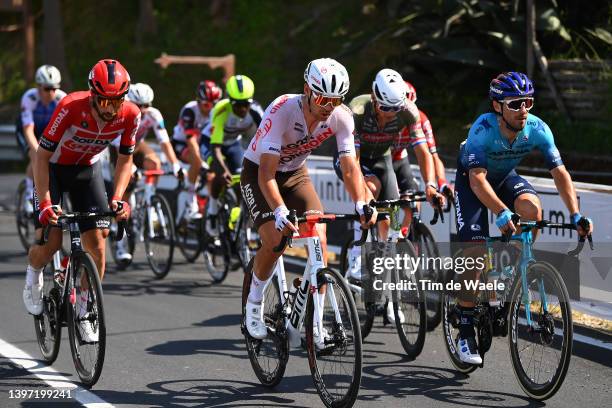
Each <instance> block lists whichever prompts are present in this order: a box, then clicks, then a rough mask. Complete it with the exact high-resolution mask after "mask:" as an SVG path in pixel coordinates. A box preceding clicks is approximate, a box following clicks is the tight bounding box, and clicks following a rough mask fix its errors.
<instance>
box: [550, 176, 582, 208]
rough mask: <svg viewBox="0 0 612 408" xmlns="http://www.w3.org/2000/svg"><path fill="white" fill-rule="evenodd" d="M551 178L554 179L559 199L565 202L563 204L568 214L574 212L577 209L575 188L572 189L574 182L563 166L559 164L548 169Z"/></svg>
mask: <svg viewBox="0 0 612 408" xmlns="http://www.w3.org/2000/svg"><path fill="white" fill-rule="evenodd" d="M550 174H551V175H552V178H553V180H555V186H556V187H557V191H558V192H559V195H560V196H561V199H562V200H563V202H564V203H565V206H566V207H567V209H568V210H569V212H570V214H576V213H577V212H579V210H578V198H577V197H576V189H574V183H572V177H571V176H570V174H569V172H568V171H567V169H566V168H565V166H563V165H561V166H558V167H555V168H554V169H552V170H551V171H550Z"/></svg>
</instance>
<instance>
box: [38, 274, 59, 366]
mask: <svg viewBox="0 0 612 408" xmlns="http://www.w3.org/2000/svg"><path fill="white" fill-rule="evenodd" d="M54 273H55V271H54V268H53V262H51V263H49V264H48V265H47V267H46V268H45V270H44V271H43V274H44V275H43V276H45V281H44V283H43V299H42V302H43V312H42V314H40V315H38V316H34V331H35V332H36V340H37V342H38V347H39V348H40V352H41V354H42V356H43V360H44V361H45V363H47V364H52V363H53V362H54V361H55V360H56V359H57V355H58V353H59V349H60V343H61V340H62V321H61V311H60V308H59V306H60V303H61V302H60V296H61V295H60V291H59V289H58V288H57V287H56V285H55V280H54ZM49 277H50V279H49Z"/></svg>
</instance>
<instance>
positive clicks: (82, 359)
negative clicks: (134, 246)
mask: <svg viewBox="0 0 612 408" xmlns="http://www.w3.org/2000/svg"><path fill="white" fill-rule="evenodd" d="M69 268H70V271H71V272H70V282H69V283H68V284H69V287H68V294H69V300H70V303H68V304H67V310H68V313H67V321H68V334H69V339H70V350H71V352H72V360H73V362H74V367H75V368H76V370H77V374H78V375H79V378H80V379H81V381H82V382H83V384H84V385H85V386H87V387H91V386H93V385H94V384H95V383H96V382H97V381H98V378H100V374H101V373H102V366H103V364H104V354H105V351H106V325H105V321H104V302H103V299H102V285H101V284H100V278H99V277H98V269H97V268H96V265H95V264H94V262H93V260H92V259H91V256H90V255H89V254H87V253H86V252H83V251H79V252H73V254H72V256H71V259H70V265H69ZM82 288H87V290H85V291H83V290H81V289H82ZM84 295H85V296H84ZM83 297H85V300H83V301H82V300H81V299H82V298H83ZM87 325H90V330H91V332H90V333H91V336H92V337H93V338H89V339H87V338H86V333H87V331H88V328H87V327H86V326H87Z"/></svg>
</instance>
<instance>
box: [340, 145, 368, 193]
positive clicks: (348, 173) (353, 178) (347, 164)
mask: <svg viewBox="0 0 612 408" xmlns="http://www.w3.org/2000/svg"><path fill="white" fill-rule="evenodd" d="M340 168H341V169H342V179H343V180H344V186H345V188H346V191H348V193H349V195H350V196H351V199H352V200H353V201H354V202H357V201H364V202H366V203H367V202H370V200H373V199H374V197H373V196H372V192H371V191H370V189H369V188H367V187H366V186H365V183H364V180H363V176H362V174H361V169H360V168H359V162H358V161H357V160H356V159H355V157H353V156H341V157H340Z"/></svg>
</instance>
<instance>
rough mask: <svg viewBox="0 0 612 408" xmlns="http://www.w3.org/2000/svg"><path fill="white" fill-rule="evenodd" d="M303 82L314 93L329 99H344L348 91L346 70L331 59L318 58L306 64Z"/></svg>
mask: <svg viewBox="0 0 612 408" xmlns="http://www.w3.org/2000/svg"><path fill="white" fill-rule="evenodd" d="M304 81H306V83H307V84H308V86H309V87H310V89H311V90H313V91H315V92H316V93H318V94H320V95H323V96H327V97H331V98H340V97H344V95H346V94H347V93H348V90H349V85H350V82H349V76H348V72H346V68H344V66H343V65H342V64H340V63H339V62H338V61H336V60H334V59H331V58H319V59H316V60H313V61H310V62H309V63H308V66H307V67H306V70H305V71H304Z"/></svg>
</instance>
